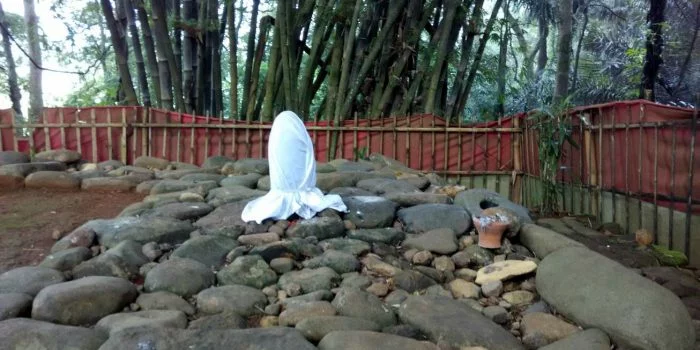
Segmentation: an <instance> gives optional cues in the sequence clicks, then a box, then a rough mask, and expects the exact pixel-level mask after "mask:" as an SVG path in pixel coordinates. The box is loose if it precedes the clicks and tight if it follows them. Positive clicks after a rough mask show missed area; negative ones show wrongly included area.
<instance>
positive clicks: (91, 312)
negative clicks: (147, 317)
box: [32, 276, 138, 326]
mask: <svg viewBox="0 0 700 350" xmlns="http://www.w3.org/2000/svg"><path fill="white" fill-rule="evenodd" d="M137 295H138V292H137V291H136V286H134V285H133V284H131V282H129V281H127V280H125V279H121V278H117V277H103V276H91V277H85V278H80V279H77V280H73V281H70V282H64V283H59V284H54V285H51V286H48V287H46V288H44V289H42V290H41V292H39V294H37V296H36V298H34V303H33V305H32V318H34V319H37V320H41V321H47V322H53V323H59V324H67V325H74V326H80V325H90V324H94V323H95V322H97V321H99V320H100V319H101V318H102V317H104V316H107V315H109V314H112V313H115V312H117V311H121V310H122V309H123V308H124V307H125V306H127V305H129V304H130V303H131V302H132V301H134V300H135V299H136V296H137Z"/></svg>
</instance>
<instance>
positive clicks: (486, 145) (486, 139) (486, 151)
mask: <svg viewBox="0 0 700 350" xmlns="http://www.w3.org/2000/svg"><path fill="white" fill-rule="evenodd" d="M488 156H489V134H485V135H484V170H488V169H489V160H488ZM481 182H482V185H481V187H483V188H486V186H487V185H488V182H487V181H486V177H482V178H481Z"/></svg>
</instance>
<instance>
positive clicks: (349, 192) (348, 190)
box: [329, 187, 374, 197]
mask: <svg viewBox="0 0 700 350" xmlns="http://www.w3.org/2000/svg"><path fill="white" fill-rule="evenodd" d="M329 193H330V194H337V195H339V196H341V197H353V196H374V193H372V192H370V191H367V190H363V189H361V188H357V187H336V188H334V189H332V190H331V191H330V192H329Z"/></svg>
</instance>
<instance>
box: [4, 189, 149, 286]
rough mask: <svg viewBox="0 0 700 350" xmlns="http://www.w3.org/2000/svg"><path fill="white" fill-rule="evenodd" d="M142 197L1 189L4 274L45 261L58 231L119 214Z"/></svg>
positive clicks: (137, 195) (68, 231) (120, 194)
mask: <svg viewBox="0 0 700 350" xmlns="http://www.w3.org/2000/svg"><path fill="white" fill-rule="evenodd" d="M142 199H143V195H142V194H136V193H98V192H87V191H70V192H67V191H56V190H43V189H23V190H17V191H11V192H0V273H2V272H3V271H6V270H9V269H10V268H13V267H19V266H26V265H35V264H38V263H39V262H41V261H42V260H43V259H44V257H45V256H46V255H47V254H48V252H49V250H50V249H51V246H53V244H54V242H55V240H54V239H53V238H52V234H53V232H54V231H55V230H58V231H60V233H61V235H66V234H68V233H70V232H71V231H72V230H73V229H75V228H76V227H78V226H80V225H82V224H83V223H85V222H86V221H88V220H92V219H106V218H112V217H115V216H116V215H118V214H119V213H120V212H121V211H122V209H124V208H125V207H126V206H128V205H129V204H131V203H134V202H138V201H140V200H142Z"/></svg>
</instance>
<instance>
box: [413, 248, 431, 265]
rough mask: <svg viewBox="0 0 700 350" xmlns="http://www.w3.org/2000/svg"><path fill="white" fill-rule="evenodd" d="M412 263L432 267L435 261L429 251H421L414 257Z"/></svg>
mask: <svg viewBox="0 0 700 350" xmlns="http://www.w3.org/2000/svg"><path fill="white" fill-rule="evenodd" d="M411 261H412V262H413V263H414V264H416V265H430V263H431V262H432V261H433V254H432V253H430V251H428V250H421V251H419V252H417V253H416V254H414V255H413V258H412V259H411Z"/></svg>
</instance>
